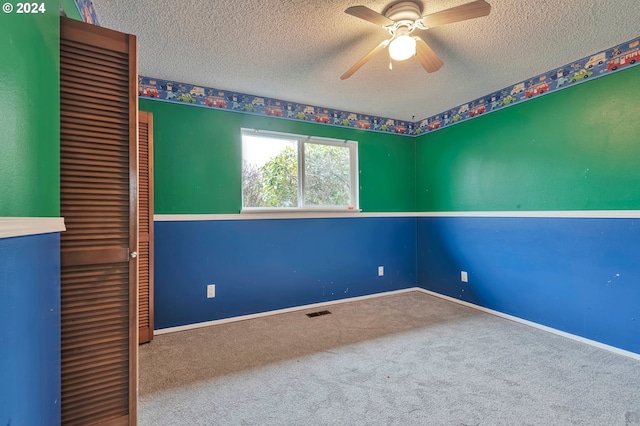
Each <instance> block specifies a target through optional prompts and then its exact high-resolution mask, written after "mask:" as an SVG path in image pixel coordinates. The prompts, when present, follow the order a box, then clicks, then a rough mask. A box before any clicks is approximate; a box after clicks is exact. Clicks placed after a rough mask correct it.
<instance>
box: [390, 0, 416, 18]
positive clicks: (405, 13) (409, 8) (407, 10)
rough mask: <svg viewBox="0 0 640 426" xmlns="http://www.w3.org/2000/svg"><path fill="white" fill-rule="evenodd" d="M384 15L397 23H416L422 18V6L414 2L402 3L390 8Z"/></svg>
mask: <svg viewBox="0 0 640 426" xmlns="http://www.w3.org/2000/svg"><path fill="white" fill-rule="evenodd" d="M383 15H384V16H386V17H387V18H389V19H391V20H392V21H395V22H399V21H412V22H414V21H417V20H418V19H420V17H421V16H422V5H421V4H420V3H417V2H414V1H401V2H398V3H394V4H392V5H391V6H389V8H388V9H386V10H385V11H384V13H383Z"/></svg>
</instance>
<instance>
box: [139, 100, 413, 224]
mask: <svg viewBox="0 0 640 426" xmlns="http://www.w3.org/2000/svg"><path fill="white" fill-rule="evenodd" d="M140 109H141V110H143V111H150V112H152V113H153V116H154V150H155V154H154V155H155V161H154V165H155V176H154V179H155V194H154V195H155V212H156V213H157V214H204V213H209V214H211V213H227V214H229V213H238V212H239V211H240V208H241V204H242V201H241V160H242V148H241V137H240V129H241V128H242V127H246V128H258V129H263V130H273V131H280V132H288V133H298V134H308V135H313V136H321V137H331V138H338V139H350V140H357V141H358V157H359V168H360V175H359V179H360V208H361V209H362V210H363V211H367V212H405V211H414V210H415V208H416V204H415V140H414V139H411V138H408V137H404V136H399V135H387V134H378V133H374V132H366V131H362V130H355V129H344V128H340V127H333V126H326V125H318V124H315V123H304V122H299V121H293V120H285V119H278V118H270V117H262V116H255V115H249V114H241V113H235V112H230V111H220V110H213V109H209V108H202V107H194V106H187V105H177V104H173V103H167V102H159V101H152V100H147V99H140Z"/></svg>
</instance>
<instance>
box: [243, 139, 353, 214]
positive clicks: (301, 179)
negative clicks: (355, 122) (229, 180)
mask: <svg viewBox="0 0 640 426" xmlns="http://www.w3.org/2000/svg"><path fill="white" fill-rule="evenodd" d="M244 135H248V136H263V137H265V138H272V139H284V140H291V141H295V142H296V143H297V154H298V157H297V160H298V206H297V207H245V206H244V200H242V203H243V206H242V210H241V211H240V212H241V213H266V212H274V213H275V212H305V211H307V212H325V211H326V212H336V211H337V212H359V211H360V200H359V188H360V186H359V183H358V142H357V141H353V140H345V139H333V138H323V137H319V136H308V135H297V134H293V133H281V132H274V131H268V130H258V129H248V128H242V129H241V136H244ZM241 142H242V140H241ZM307 143H310V144H319V145H333V146H341V147H344V146H346V147H347V148H349V169H350V179H351V193H350V197H351V202H352V203H353V205H351V206H307V205H306V203H305V199H304V197H305V194H304V187H305V173H304V170H305V149H304V148H305V144H307ZM243 149H244V145H243ZM242 158H244V153H243V155H242ZM243 189H244V182H242V186H241V188H240V190H241V193H242V190H243Z"/></svg>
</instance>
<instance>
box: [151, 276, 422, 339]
mask: <svg viewBox="0 0 640 426" xmlns="http://www.w3.org/2000/svg"><path fill="white" fill-rule="evenodd" d="M411 291H416V288H415V287H411V288H405V289H402V290H394V291H386V292H384V293H375V294H369V295H366V296H357V297H349V298H347V299H339V300H332V301H330V302H320V303H312V304H310V305H302V306H294V307H291V308H285V309H277V310H275V311H267V312H259V313H257V314H250V315H242V316H239V317H232V318H223V319H219V320H214V321H206V322H199V323H197V324H187V325H179V326H177V327H168V328H161V329H159V330H154V331H153V335H154V336H157V335H160V334H167V333H174V332H176V331H186V330H193V329H195V328H201V327H209V326H212V325H220V324H227V323H230V322H236V321H245V320H250V319H254V318H260V317H266V316H270V315H278V314H286V313H287V312H296V311H303V310H305V309H315V308H322V307H325V306H331V305H337V304H338V303H346V302H356V301H358V300H365V299H372V298H374V297H382V296H391V295H393V294H400V293H408V292H411Z"/></svg>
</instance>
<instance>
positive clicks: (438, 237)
mask: <svg viewBox="0 0 640 426" xmlns="http://www.w3.org/2000/svg"><path fill="white" fill-rule="evenodd" d="M418 241H419V248H418V281H419V282H420V283H423V285H424V284H426V285H424V287H425V288H427V289H429V290H432V291H435V292H438V293H441V294H445V295H447V296H451V297H453V298H456V299H460V300H464V301H466V302H470V303H474V304H477V305H480V306H484V307H487V308H490V309H494V310H496V311H500V312H504V313H506V314H510V315H513V316H516V317H519V318H523V319H526V320H529V321H533V322H536V323H539V324H543V325H546V326H549V327H552V328H555V329H558V330H562V331H566V332H568V333H571V334H575V335H578V336H582V337H585V338H588V339H592V340H596V341H598V342H602V343H605V344H608V345H611V346H616V347H618V348H622V349H625V350H628V351H631V352H636V353H640V303H638V301H640V285H638V284H639V283H640V261H639V259H640V243H639V242H640V219H564V218H563V219H559V218H480V217H475V218H471V217H449V218H420V219H418ZM462 270H464V271H467V272H468V273H469V282H468V283H463V282H462V281H461V280H460V271H462Z"/></svg>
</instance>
